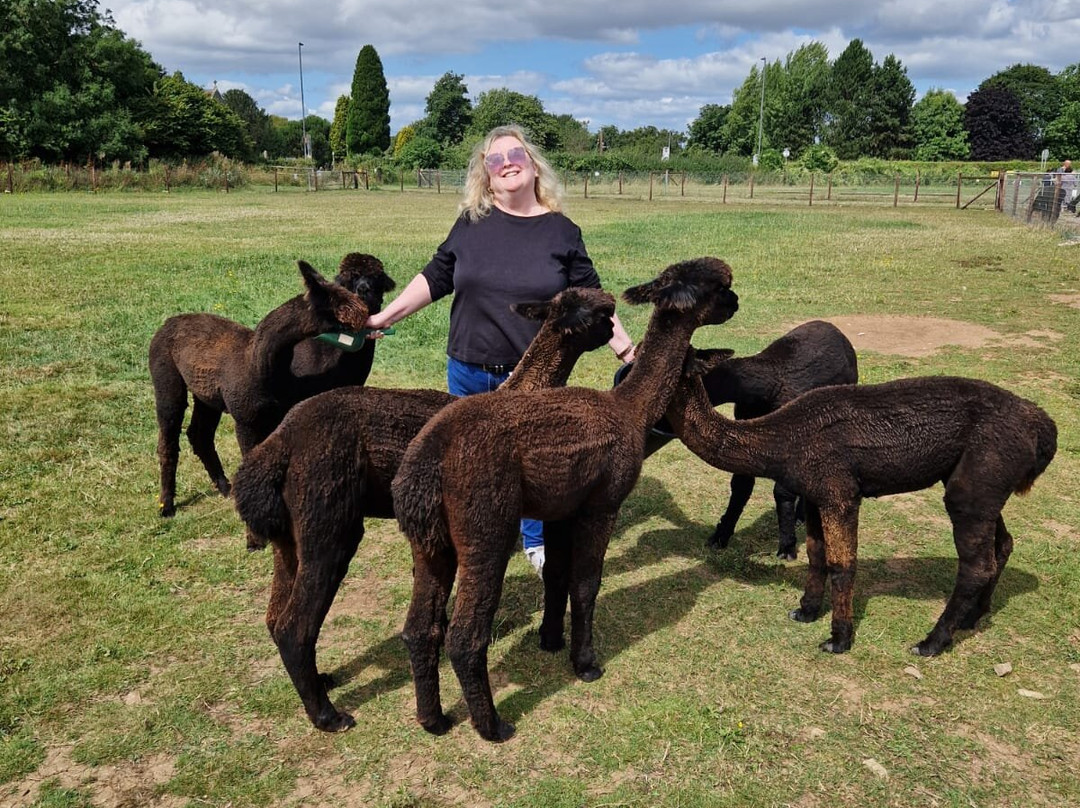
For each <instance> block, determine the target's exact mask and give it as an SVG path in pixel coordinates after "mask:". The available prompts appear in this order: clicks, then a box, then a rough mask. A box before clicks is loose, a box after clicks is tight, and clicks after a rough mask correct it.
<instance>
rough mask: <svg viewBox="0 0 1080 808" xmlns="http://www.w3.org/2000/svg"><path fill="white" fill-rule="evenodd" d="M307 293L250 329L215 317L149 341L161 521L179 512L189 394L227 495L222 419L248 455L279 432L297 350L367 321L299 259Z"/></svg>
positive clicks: (169, 328)
mask: <svg viewBox="0 0 1080 808" xmlns="http://www.w3.org/2000/svg"><path fill="white" fill-rule="evenodd" d="M298 264H299V266H300V275H301V277H302V278H303V280H304V285H305V286H306V287H307V293H306V294H304V295H298V296H297V297H294V298H293V299H292V300H289V301H288V302H286V303H284V304H282V305H281V306H278V307H277V308H276V309H274V310H273V311H271V312H270V313H269V314H268V315H266V317H264V318H263V320H262V321H261V322H260V323H259V325H258V326H257V327H256V328H255V330H254V331H252V330H251V329H250V328H248V327H247V326H244V325H241V324H240V323H236V322H233V321H232V320H228V319H226V318H224V317H219V316H218V315H216V314H207V313H198V314H178V315H176V316H175V317H170V318H169V319H168V320H166V321H165V323H164V325H162V326H161V328H159V329H158V330H157V333H155V334H154V337H153V339H152V340H151V341H150V378H151V380H152V381H153V384H154V406H155V409H156V412H157V421H158V446H157V455H158V460H159V462H160V464H161V495H160V498H159V500H158V507H159V509H160V512H161V515H162V516H172V515H173V514H174V513H175V512H176V506H175V503H174V500H175V496H176V464H177V460H178V458H179V456H180V429H181V427H182V425H183V421H184V410H185V409H186V408H187V397H188V391H190V392H191V398H192V409H191V423H190V424H189V425H188V430H187V435H188V440H189V441H190V442H191V448H192V451H194V452H195V455H196V456H197V457H198V458H199V460H201V461H202V464H203V467H204V468H205V469H206V472H207V474H209V475H210V480H211V481H212V482H213V483H214V486H215V487H216V488H217V489H218V491H220V492H221V494H222V495H223V496H228V495H229V480H228V478H227V477H226V476H225V471H224V469H223V468H222V466H221V459H220V458H219V457H218V453H217V450H216V449H215V448H214V433H215V432H216V430H217V426H218V422H219V421H220V420H221V414H222V413H223V412H227V413H229V414H230V415H232V417H233V419H234V420H235V422H236V439H237V441H238V442H239V444H240V451H241V454H243V453H246V452H247V451H249V450H250V449H251V447H253V446H255V445H256V444H257V443H258V442H259V441H260V440H262V439H263V438H265V437H266V436H267V435H269V434H270V432H272V431H273V429H274V427H275V426H277V425H278V424H279V423H280V422H281V419H282V417H283V416H284V415H285V412H286V410H287V409H288V407H287V404H283V403H282V401H281V400H280V398H279V396H278V391H280V390H282V389H284V388H285V387H287V385H285V384H284V382H283V379H285V378H287V377H288V375H289V364H290V362H291V361H292V356H293V346H294V345H296V343H298V342H300V341H301V340H303V339H308V338H309V337H313V336H315V335H316V334H319V333H321V332H323V331H327V330H329V329H335V328H336V329H341V328H344V329H347V330H359V329H361V328H362V327H363V325H364V321H365V320H366V319H367V316H368V309H367V306H366V305H364V302H363V300H361V299H360V298H359V297H357V295H355V294H354V293H352V292H350V291H348V290H347V289H345V288H344V287H342V286H339V285H338V284H334V283H330V282H328V281H327V280H325V279H324V278H323V277H322V276H321V275H320V274H319V273H318V272H317V271H316V270H315V269H313V268H312V267H311V265H310V264H308V263H307V262H306V261H299V262H298Z"/></svg>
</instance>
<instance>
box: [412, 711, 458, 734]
mask: <svg viewBox="0 0 1080 808" xmlns="http://www.w3.org/2000/svg"><path fill="white" fill-rule="evenodd" d="M420 726H422V727H423V728H424V729H425V730H427V731H428V732H430V733H431V734H432V735H445V734H446V733H448V732H449V731H450V728H451V727H453V726H454V722H453V721H451V720H450V719H449V718H448V717H447V716H446V715H443V714H442V713H440V714H439V716H438V717H437V718H436V719H435V720H434V721H421V722H420Z"/></svg>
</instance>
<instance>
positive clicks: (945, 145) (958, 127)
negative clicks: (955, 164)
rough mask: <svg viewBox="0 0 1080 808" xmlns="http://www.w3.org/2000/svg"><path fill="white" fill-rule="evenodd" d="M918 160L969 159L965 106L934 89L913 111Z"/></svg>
mask: <svg viewBox="0 0 1080 808" xmlns="http://www.w3.org/2000/svg"><path fill="white" fill-rule="evenodd" d="M911 130H912V138H913V139H914V142H915V152H914V157H915V159H916V160H963V159H964V158H966V157H967V156H968V153H969V152H970V148H969V147H968V140H967V130H966V129H965V128H964V106H963V104H961V103H960V102H959V101H957V100H956V96H954V95H953V94H952V93H950V92H948V91H947V90H938V89H931V90H929V91H928V92H927V93H926V95H924V96H923V97H922V98H920V99H919V100H918V102H916V104H915V105H914V106H913V107H912V108H911Z"/></svg>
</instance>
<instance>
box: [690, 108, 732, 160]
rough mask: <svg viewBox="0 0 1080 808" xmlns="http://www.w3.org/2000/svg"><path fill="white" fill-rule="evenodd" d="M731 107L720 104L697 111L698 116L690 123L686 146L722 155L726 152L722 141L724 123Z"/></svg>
mask: <svg viewBox="0 0 1080 808" xmlns="http://www.w3.org/2000/svg"><path fill="white" fill-rule="evenodd" d="M730 111H731V107H727V106H721V105H720V104H706V105H705V106H703V107H702V108H701V109H700V110H699V111H698V116H697V118H695V119H694V120H693V121H691V122H690V127H689V132H690V137H689V140H688V141H687V146H688V147H690V148H694V147H696V148H700V149H705V150H706V151H711V152H716V153H717V154H723V153H724V152H725V151H726V150H727V142H726V141H725V140H724V122H725V121H726V120H727V116H728V112H730Z"/></svg>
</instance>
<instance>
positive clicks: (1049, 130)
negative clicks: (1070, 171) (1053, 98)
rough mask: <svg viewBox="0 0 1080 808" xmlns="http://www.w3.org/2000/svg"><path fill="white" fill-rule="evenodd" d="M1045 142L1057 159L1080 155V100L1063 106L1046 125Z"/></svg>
mask: <svg viewBox="0 0 1080 808" xmlns="http://www.w3.org/2000/svg"><path fill="white" fill-rule="evenodd" d="M1043 143H1044V144H1045V145H1046V148H1048V149H1049V150H1050V154H1052V155H1053V157H1054V160H1055V161H1056V160H1064V159H1065V158H1066V157H1069V158H1072V157H1074V156H1076V155H1080V101H1070V102H1069V103H1067V104H1066V105H1065V106H1064V107H1063V108H1062V110H1061V114H1060V115H1058V116H1057V117H1056V118H1055V119H1054V120H1053V121H1051V122H1050V125H1049V126H1047V127H1046V135H1045V137H1044V138H1043ZM1074 170H1075V169H1074Z"/></svg>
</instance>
